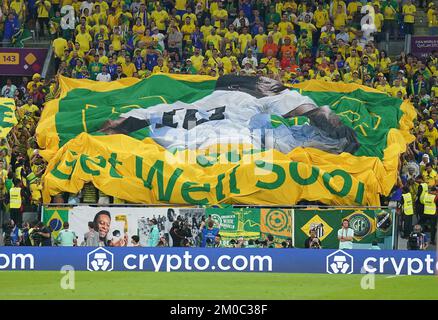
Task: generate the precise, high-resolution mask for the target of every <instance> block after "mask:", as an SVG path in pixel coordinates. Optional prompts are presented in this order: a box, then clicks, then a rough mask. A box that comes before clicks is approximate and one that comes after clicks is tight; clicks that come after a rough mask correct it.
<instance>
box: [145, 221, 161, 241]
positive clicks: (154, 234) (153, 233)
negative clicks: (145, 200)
mask: <svg viewBox="0 0 438 320" xmlns="http://www.w3.org/2000/svg"><path fill="white" fill-rule="evenodd" d="M149 226H150V227H151V230H150V232H149V236H148V239H147V245H146V246H147V247H156V246H157V245H158V242H159V241H160V231H159V230H158V222H157V219H155V218H153V219H151V220H149Z"/></svg>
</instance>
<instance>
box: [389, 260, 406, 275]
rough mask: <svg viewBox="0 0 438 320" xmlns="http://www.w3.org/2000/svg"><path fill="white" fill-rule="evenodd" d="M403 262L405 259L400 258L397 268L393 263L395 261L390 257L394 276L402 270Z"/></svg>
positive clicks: (395, 263)
mask: <svg viewBox="0 0 438 320" xmlns="http://www.w3.org/2000/svg"><path fill="white" fill-rule="evenodd" d="M405 260H406V259H405V258H401V260H400V263H399V264H398V267H397V262H396V261H395V259H394V258H393V257H391V263H392V265H393V267H394V270H395V274H396V275H400V273H401V271H402V269H403V265H404V264H405Z"/></svg>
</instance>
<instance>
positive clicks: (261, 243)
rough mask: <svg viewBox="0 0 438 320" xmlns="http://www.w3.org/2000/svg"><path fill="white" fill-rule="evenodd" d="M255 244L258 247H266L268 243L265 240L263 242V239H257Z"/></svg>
mask: <svg viewBox="0 0 438 320" xmlns="http://www.w3.org/2000/svg"><path fill="white" fill-rule="evenodd" d="M255 244H256V245H258V246H260V247H266V246H267V245H268V241H267V240H263V239H257V240H256V241H255Z"/></svg>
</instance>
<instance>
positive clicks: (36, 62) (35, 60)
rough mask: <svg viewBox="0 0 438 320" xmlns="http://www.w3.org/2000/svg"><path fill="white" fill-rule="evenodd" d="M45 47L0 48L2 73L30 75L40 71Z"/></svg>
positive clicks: (45, 52) (45, 53)
mask: <svg viewBox="0 0 438 320" xmlns="http://www.w3.org/2000/svg"><path fill="white" fill-rule="evenodd" d="M46 55H47V49H41V48H0V69H1V74H2V75H11V76H32V75H33V74H34V73H41V71H42V70H43V66H44V60H45V59H46Z"/></svg>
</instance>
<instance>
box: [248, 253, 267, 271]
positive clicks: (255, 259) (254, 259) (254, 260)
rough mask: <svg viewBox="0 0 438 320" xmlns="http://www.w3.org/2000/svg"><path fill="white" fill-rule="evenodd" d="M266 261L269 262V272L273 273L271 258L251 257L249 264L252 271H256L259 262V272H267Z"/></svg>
mask: <svg viewBox="0 0 438 320" xmlns="http://www.w3.org/2000/svg"><path fill="white" fill-rule="evenodd" d="M264 261H266V262H267V271H272V258H271V257H269V256H250V257H249V263H250V268H251V271H255V265H256V264H255V263H256V262H258V266H259V271H265V269H264V268H263V263H264Z"/></svg>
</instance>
